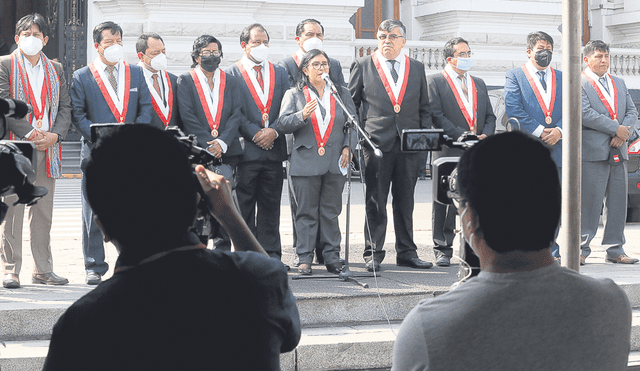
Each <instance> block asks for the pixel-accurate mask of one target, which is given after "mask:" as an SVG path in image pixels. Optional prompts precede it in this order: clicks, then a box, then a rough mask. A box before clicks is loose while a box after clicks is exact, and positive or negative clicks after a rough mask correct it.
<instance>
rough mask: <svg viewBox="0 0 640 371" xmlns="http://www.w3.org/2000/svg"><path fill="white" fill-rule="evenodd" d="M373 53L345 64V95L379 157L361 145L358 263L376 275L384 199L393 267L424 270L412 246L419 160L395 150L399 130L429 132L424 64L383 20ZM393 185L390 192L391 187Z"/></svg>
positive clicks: (398, 28)
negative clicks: (362, 208) (362, 218)
mask: <svg viewBox="0 0 640 371" xmlns="http://www.w3.org/2000/svg"><path fill="white" fill-rule="evenodd" d="M377 38H378V50H377V51H376V52H375V53H373V54H372V55H370V56H366V57H364V58H362V59H359V60H357V61H355V62H353V64H352V65H351V77H350V79H349V91H350V92H351V96H352V98H353V102H354V103H355V106H356V109H358V110H360V112H361V115H360V117H362V118H363V119H362V126H363V127H364V130H365V131H367V132H368V133H369V134H370V135H371V140H372V141H373V143H374V144H375V145H377V146H378V148H379V149H380V150H381V151H382V152H383V156H382V158H378V157H376V156H375V155H374V151H373V149H372V148H369V146H368V145H365V146H364V166H365V183H366V185H367V188H366V194H365V199H366V213H367V215H366V217H367V222H366V225H365V251H364V260H365V263H366V267H367V269H368V270H369V271H374V270H379V269H380V263H381V262H382V260H383V259H384V256H385V252H384V250H383V247H384V241H385V237H386V232H387V209H386V207H387V197H388V195H389V188H391V192H392V196H393V203H392V205H393V221H394V227H395V233H396V243H395V245H396V252H397V257H396V264H397V265H399V266H409V267H412V268H418V269H426V268H431V267H432V266H433V264H432V263H430V262H426V261H423V260H421V259H420V258H418V253H417V246H416V244H415V242H414V241H413V206H414V198H413V194H414V189H415V186H416V182H417V179H418V167H419V166H420V155H419V154H418V153H404V152H401V151H400V135H401V133H402V130H403V129H419V128H424V129H428V128H431V111H430V109H429V98H428V95H427V82H426V78H425V73H424V65H423V64H422V63H420V62H418V61H416V60H414V59H411V58H409V57H408V56H406V55H405V54H403V53H402V48H403V47H404V45H405V44H406V42H407V39H406V28H405V27H404V25H403V24H402V22H400V21H398V20H395V19H387V20H385V21H383V22H382V23H380V26H379V27H378V34H377ZM391 183H393V187H391Z"/></svg>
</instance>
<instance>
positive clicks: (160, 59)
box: [149, 53, 167, 71]
mask: <svg viewBox="0 0 640 371" xmlns="http://www.w3.org/2000/svg"><path fill="white" fill-rule="evenodd" d="M149 66H151V68H153V69H154V70H156V71H161V70H166V69H167V55H166V54H164V53H160V54H158V55H156V56H155V57H153V58H152V59H151V64H149Z"/></svg>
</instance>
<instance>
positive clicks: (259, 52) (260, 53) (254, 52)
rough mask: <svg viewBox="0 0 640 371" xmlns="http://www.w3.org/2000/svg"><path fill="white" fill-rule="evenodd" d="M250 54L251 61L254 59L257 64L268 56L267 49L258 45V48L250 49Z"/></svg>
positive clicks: (262, 45)
mask: <svg viewBox="0 0 640 371" xmlns="http://www.w3.org/2000/svg"><path fill="white" fill-rule="evenodd" d="M250 53H251V56H252V57H253V59H255V60H256V61H258V62H262V61H263V60H265V59H267V57H268V56H269V48H268V47H267V46H266V45H264V44H260V46H257V47H255V48H251V52H250Z"/></svg>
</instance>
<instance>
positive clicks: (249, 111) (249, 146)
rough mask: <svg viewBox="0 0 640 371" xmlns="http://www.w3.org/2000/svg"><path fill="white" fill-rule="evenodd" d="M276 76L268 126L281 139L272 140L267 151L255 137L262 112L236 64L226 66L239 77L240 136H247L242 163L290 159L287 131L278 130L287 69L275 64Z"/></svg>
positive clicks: (232, 73)
mask: <svg viewBox="0 0 640 371" xmlns="http://www.w3.org/2000/svg"><path fill="white" fill-rule="evenodd" d="M273 67H274V72H275V76H271V77H270V78H271V80H272V82H274V83H275V87H274V90H273V99H272V100H271V109H270V110H269V127H270V128H273V129H274V130H276V131H278V138H277V139H276V140H275V141H274V143H273V148H271V149H270V150H268V151H267V150H264V149H262V148H260V147H258V146H257V145H256V144H255V143H253V137H254V136H255V135H256V134H257V133H258V132H259V131H260V129H262V128H263V126H262V112H260V109H259V108H258V105H256V102H255V101H254V100H253V96H251V91H249V87H248V86H247V83H246V82H245V81H244V78H243V77H242V73H241V72H240V69H239V68H238V65H237V64H236V63H234V64H232V65H231V66H230V67H228V68H227V73H228V74H230V75H232V76H235V77H236V78H237V80H238V89H237V91H238V93H239V96H240V98H239V99H240V105H241V112H242V115H241V117H240V135H241V136H242V137H243V138H244V154H243V155H242V158H241V160H240V161H241V162H247V161H284V160H286V159H287V145H286V142H285V138H284V134H283V133H281V132H280V131H279V130H278V119H279V116H280V105H281V103H282V97H283V96H284V93H285V92H286V91H287V90H288V89H289V82H288V80H287V73H286V71H285V70H284V68H282V67H280V66H277V65H274V66H273Z"/></svg>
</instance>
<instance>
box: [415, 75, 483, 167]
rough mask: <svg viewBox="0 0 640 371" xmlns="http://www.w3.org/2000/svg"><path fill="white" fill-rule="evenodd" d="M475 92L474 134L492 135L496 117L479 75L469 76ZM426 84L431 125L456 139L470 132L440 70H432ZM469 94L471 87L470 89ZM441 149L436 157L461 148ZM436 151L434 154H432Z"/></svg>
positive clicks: (454, 153) (448, 154) (455, 154)
mask: <svg viewBox="0 0 640 371" xmlns="http://www.w3.org/2000/svg"><path fill="white" fill-rule="evenodd" d="M471 78H472V79H473V82H474V83H475V84H476V89H477V91H478V110H477V112H476V117H477V121H476V126H477V129H476V133H477V134H478V135H480V134H486V135H491V134H493V133H494V132H495V130H496V116H495V115H494V114H493V108H492V107H491V101H490V100H489V93H488V92H487V86H486V85H485V83H484V81H482V79H481V78H479V77H475V76H471ZM427 87H428V91H429V108H431V119H432V120H433V127H434V128H436V129H443V130H444V134H445V135H447V136H449V137H451V138H454V139H457V138H459V137H460V135H462V133H463V132H465V131H469V130H470V128H469V124H468V123H467V120H466V119H465V118H464V115H463V114H462V110H460V107H459V106H458V102H457V101H456V97H455V95H454V93H453V90H451V86H449V83H448V82H447V79H446V78H445V77H444V75H443V74H442V73H434V74H431V75H429V76H427ZM469 94H471V89H469ZM442 149H443V150H442V152H439V153H437V155H438V157H445V156H459V155H461V154H462V151H461V150H455V149H452V148H449V147H446V146H444V147H443V148H442ZM434 154H435V153H434Z"/></svg>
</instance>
